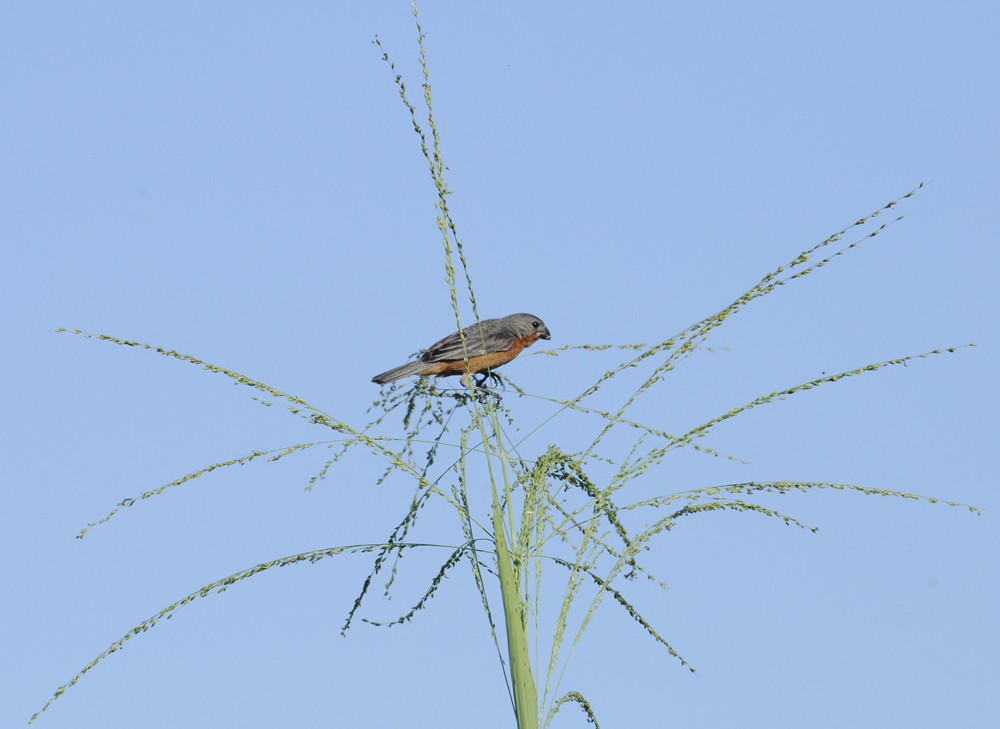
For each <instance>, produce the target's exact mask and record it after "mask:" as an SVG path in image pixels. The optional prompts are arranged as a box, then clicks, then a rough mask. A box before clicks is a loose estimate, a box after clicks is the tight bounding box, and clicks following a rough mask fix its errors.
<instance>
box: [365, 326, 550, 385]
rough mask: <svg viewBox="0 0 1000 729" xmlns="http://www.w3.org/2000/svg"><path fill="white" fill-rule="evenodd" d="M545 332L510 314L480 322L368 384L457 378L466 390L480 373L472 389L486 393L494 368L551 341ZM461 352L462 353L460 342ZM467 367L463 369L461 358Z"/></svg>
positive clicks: (377, 376)
mask: <svg viewBox="0 0 1000 729" xmlns="http://www.w3.org/2000/svg"><path fill="white" fill-rule="evenodd" d="M551 337H552V335H551V334H549V328H548V327H547V326H545V323H544V322H543V321H542V320H541V319H539V318H538V317H537V316H535V315H534V314H511V315H510V316H505V317H503V318H502V319H484V320H482V321H480V322H479V323H478V324H471V325H470V326H467V327H465V329H463V330H462V332H461V336H459V332H455V333H454V334H449V335H448V336H447V337H445V338H444V339H442V340H440V341H438V342H435V343H434V344H432V345H431V346H430V347H428V348H427V350H426V351H425V352H424V353H423V354H422V355H420V359H418V360H417V361H416V362H408V363H407V364H405V365H402V366H400V367H394V368H393V369H391V370H387V371H386V372H383V373H382V374H379V375H375V376H374V377H373V378H372V382H375V383H378V384H379V385H385V384H387V383H390V382H395V381H396V380H398V379H400V378H402V377H407V376H408V375H437V376H438V377H447V376H448V375H461V376H462V380H461V381H462V385H463V386H465V387H469V385H470V384H471V383H472V380H471V379H470V375H472V374H479V373H483V378H482V379H481V380H479V381H478V382H476V389H477V390H480V391H484V392H488V390H486V388H485V387H483V384H484V383H485V382H486V378H487V377H493V378H494V379H499V376H498V375H496V374H494V373H493V370H495V369H496V368H497V367H500V366H501V365H505V364H507V363H508V362H510V361H511V360H512V359H514V358H515V357H516V356H517V355H519V354H520V353H521V350H522V349H524V348H525V347H530V346H531V345H532V344H534V343H535V342H536V341H538V340H539V339H551ZM463 339H464V340H465V349H464V351H463V349H462V340H463ZM466 357H468V358H469V366H468V368H466V366H465V358H466Z"/></svg>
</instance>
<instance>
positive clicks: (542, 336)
mask: <svg viewBox="0 0 1000 729" xmlns="http://www.w3.org/2000/svg"><path fill="white" fill-rule="evenodd" d="M538 338H539V339H552V335H551V334H549V328H548V327H545V328H544V329H543V330H542V332H541V334H539V335H538Z"/></svg>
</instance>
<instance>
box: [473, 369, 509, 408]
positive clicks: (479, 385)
mask: <svg viewBox="0 0 1000 729" xmlns="http://www.w3.org/2000/svg"><path fill="white" fill-rule="evenodd" d="M487 380H492V381H493V383H494V384H495V385H501V384H503V380H502V379H501V378H500V375H498V374H497V373H496V372H489V373H485V372H484V373H483V376H482V378H481V379H479V380H474V383H475V386H476V399H478V400H479V402H480V403H481V404H484V405H485V404H486V400H487V399H488V398H489V396H490V395H492V396H493V397H495V398H496V404H497V405H499V404H500V403H501V402H503V398H502V397H501V396H500V393H499V392H496V391H495V390H491V389H489V388H488V387H486V381H487Z"/></svg>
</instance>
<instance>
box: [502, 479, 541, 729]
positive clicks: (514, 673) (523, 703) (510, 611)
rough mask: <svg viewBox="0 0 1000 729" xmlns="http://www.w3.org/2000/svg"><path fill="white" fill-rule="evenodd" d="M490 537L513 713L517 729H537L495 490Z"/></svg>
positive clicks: (517, 594) (515, 585)
mask: <svg viewBox="0 0 1000 729" xmlns="http://www.w3.org/2000/svg"><path fill="white" fill-rule="evenodd" d="M493 533H494V535H495V540H496V549H497V571H498V572H499V574H500V596H501V599H502V600H503V615H504V624H505V626H506V628H507V656H508V658H509V659H510V675H511V681H512V682H513V684H514V713H515V715H516V716H517V729H538V692H537V691H536V689H535V680H534V678H532V676H531V661H530V660H529V658H528V631H527V625H526V623H525V620H524V604H523V600H522V599H521V590H520V584H519V580H518V577H517V572H516V571H515V569H514V563H513V562H512V559H511V554H510V550H509V549H508V548H507V538H506V536H504V530H503V513H502V511H501V509H500V499H499V498H498V497H497V491H496V487H494V488H493Z"/></svg>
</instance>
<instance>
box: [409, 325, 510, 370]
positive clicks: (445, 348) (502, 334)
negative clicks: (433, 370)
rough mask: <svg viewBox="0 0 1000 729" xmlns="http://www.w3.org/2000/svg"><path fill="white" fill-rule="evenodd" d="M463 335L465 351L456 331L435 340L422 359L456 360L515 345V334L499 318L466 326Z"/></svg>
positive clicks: (501, 350) (498, 350) (437, 360)
mask: <svg viewBox="0 0 1000 729" xmlns="http://www.w3.org/2000/svg"><path fill="white" fill-rule="evenodd" d="M462 337H463V338H464V339H465V351H463V350H462V338H460V337H459V333H458V332H455V333H454V334H449V335H448V336H447V337H445V338H444V339H442V340H441V341H438V342H434V344H432V345H431V346H430V347H428V348H427V351H426V352H424V353H423V355H421V357H420V359H421V360H423V361H424V362H454V361H455V360H460V359H464V358H465V357H466V355H468V356H469V357H479V356H482V355H484V354H488V353H490V352H506V351H507V350H508V349H510V348H511V347H512V346H513V345H514V337H515V335H514V332H513V331H511V330H510V328H509V327H505V326H503V325H502V324H500V321H499V320H498V319H486V320H485V321H481V322H479V323H478V324H471V325H470V326H467V327H465V329H463V330H462ZM484 345H485V346H484Z"/></svg>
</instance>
